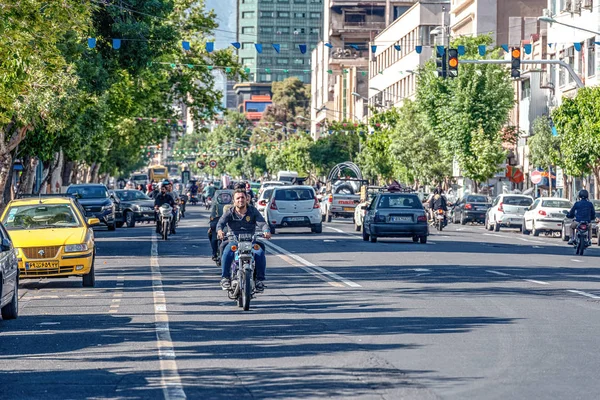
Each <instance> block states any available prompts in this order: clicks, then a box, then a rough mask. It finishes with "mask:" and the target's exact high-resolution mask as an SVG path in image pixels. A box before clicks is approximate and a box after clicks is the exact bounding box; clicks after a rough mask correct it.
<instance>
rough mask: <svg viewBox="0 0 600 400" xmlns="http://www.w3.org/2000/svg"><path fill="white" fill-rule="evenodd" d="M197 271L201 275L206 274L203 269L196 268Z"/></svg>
mask: <svg viewBox="0 0 600 400" xmlns="http://www.w3.org/2000/svg"><path fill="white" fill-rule="evenodd" d="M196 269H197V270H198V272H200V273H201V274H203V273H204V270H203V269H201V268H196Z"/></svg>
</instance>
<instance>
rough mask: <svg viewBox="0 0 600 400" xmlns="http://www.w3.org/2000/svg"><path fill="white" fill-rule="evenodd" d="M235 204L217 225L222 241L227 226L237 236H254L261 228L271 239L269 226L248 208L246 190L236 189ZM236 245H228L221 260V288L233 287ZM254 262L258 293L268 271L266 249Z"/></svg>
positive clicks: (257, 251) (265, 235) (255, 211)
mask: <svg viewBox="0 0 600 400" xmlns="http://www.w3.org/2000/svg"><path fill="white" fill-rule="evenodd" d="M233 204H234V206H233V207H231V208H230V209H229V210H228V211H227V212H226V213H225V214H223V216H222V217H221V218H220V219H219V222H218V223H217V236H218V238H219V239H220V240H224V239H225V233H224V232H223V229H225V227H226V226H227V228H228V229H229V232H232V233H233V234H235V235H236V236H237V235H239V234H241V233H249V234H254V233H255V231H256V228H259V229H260V230H261V231H262V232H263V235H264V237H265V238H266V239H269V238H271V232H270V230H269V226H268V224H267V223H266V221H265V219H264V218H263V216H262V215H261V214H260V212H258V210H257V209H256V208H254V207H252V206H248V204H247V197H246V191H245V190H244V189H236V190H235V192H234V194H233ZM234 244H235V243H232V242H230V243H228V244H227V245H226V246H225V248H224V249H223V256H222V258H221V278H222V279H221V287H222V288H223V289H229V288H230V287H231V263H232V262H233V259H234V257H235V253H234V251H233V250H231V246H233V245H234ZM254 262H255V263H256V264H255V266H256V283H255V289H256V291H257V292H262V291H263V290H264V280H265V271H266V269H267V257H266V256H265V251H264V249H262V248H261V249H260V250H256V252H255V253H254Z"/></svg>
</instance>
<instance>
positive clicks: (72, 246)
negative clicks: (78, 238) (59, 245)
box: [65, 243, 88, 253]
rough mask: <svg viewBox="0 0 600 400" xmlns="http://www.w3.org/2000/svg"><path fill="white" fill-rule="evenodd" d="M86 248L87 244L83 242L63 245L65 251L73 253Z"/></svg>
mask: <svg viewBox="0 0 600 400" xmlns="http://www.w3.org/2000/svg"><path fill="white" fill-rule="evenodd" d="M87 249H88V245H87V244H85V243H81V244H68V245H66V246H65V253H75V252H78V251H86V250H87Z"/></svg>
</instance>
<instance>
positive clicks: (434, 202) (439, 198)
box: [429, 188, 448, 226]
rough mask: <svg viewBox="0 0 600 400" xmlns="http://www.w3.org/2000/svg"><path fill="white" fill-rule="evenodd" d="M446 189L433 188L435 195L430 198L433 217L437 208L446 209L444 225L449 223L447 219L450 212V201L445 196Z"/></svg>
mask: <svg viewBox="0 0 600 400" xmlns="http://www.w3.org/2000/svg"><path fill="white" fill-rule="evenodd" d="M443 194H444V191H443V190H442V189H438V188H435V189H434V190H433V197H432V198H431V199H430V200H429V211H430V212H431V219H433V217H434V216H435V212H436V211H437V210H444V226H446V224H447V223H448V221H447V219H446V213H447V212H448V202H447V201H446V198H445V197H444V196H443Z"/></svg>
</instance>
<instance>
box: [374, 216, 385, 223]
mask: <svg viewBox="0 0 600 400" xmlns="http://www.w3.org/2000/svg"><path fill="white" fill-rule="evenodd" d="M375 222H385V217H384V216H383V215H375Z"/></svg>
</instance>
